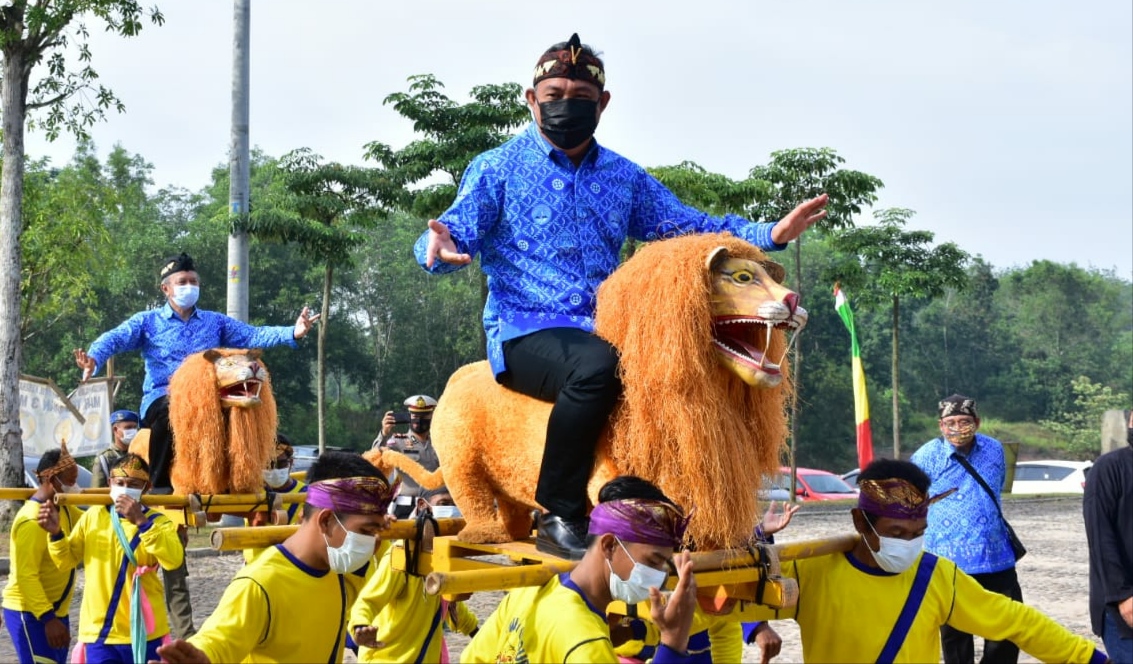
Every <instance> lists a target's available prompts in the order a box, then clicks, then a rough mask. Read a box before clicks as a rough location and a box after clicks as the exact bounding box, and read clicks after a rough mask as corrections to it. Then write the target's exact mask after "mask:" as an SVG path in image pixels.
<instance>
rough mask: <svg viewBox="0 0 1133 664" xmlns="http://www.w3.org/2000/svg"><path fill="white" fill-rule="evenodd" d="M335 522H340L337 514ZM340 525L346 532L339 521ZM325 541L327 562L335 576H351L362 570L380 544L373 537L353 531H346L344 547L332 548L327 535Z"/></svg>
mask: <svg viewBox="0 0 1133 664" xmlns="http://www.w3.org/2000/svg"><path fill="white" fill-rule="evenodd" d="M334 520H335V521H338V515H337V514H335V515H334ZM338 525H339V526H342V529H343V530H346V526H343V525H342V522H341V521H338ZM323 541H324V542H326V544H327V562H328V563H329V564H330V571H332V572H334V573H335V574H349V573H350V572H353V571H355V570H357V569H361V567H362V566H363V565H365V564H366V562H367V561H369V560H370V558H371V557H373V555H374V549H375V548H376V547H377V544H378V542H377V540H376V539H375V538H374V537H373V536H372V535H363V534H361V533H356V532H354V531H352V530H346V538H345V539H344V540H342V546H339V547H334V546H331V545H330V540H328V539H327V536H326V535H325V534H324V535H323Z"/></svg>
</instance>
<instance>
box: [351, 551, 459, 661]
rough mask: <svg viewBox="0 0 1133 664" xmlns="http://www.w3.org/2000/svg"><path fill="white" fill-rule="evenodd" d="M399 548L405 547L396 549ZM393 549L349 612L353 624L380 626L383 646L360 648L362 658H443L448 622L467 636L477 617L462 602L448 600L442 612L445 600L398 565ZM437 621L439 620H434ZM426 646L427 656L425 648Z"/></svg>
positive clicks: (380, 640) (383, 559) (413, 659)
mask: <svg viewBox="0 0 1133 664" xmlns="http://www.w3.org/2000/svg"><path fill="white" fill-rule="evenodd" d="M397 548H400V547H397ZM394 550H395V549H394V548H390V549H388V550H387V551H386V552H385V554H384V555H383V556H382V557H381V560H380V561H379V562H378V568H377V570H376V571H375V572H374V574H373V575H372V576H371V577H370V580H369V581H367V582H366V585H365V586H363V587H362V591H361V593H360V594H359V595H358V600H357V601H356V602H354V608H353V610H351V612H350V628H351V629H352V630H353V628H354V627H356V626H358V625H373V626H375V627H377V628H378V634H377V640H378V641H379V642H381V643H383V644H384V645H383V646H382V647H380V648H367V647H365V646H362V647H359V648H358V661H360V662H415V661H417V660H418V659H419V658H420V660H421V661H423V662H439V661H440V658H441V644H442V642H443V636H444V635H443V630H444V626H445V625H443V624H442V620H443V622H444V623H447V624H448V625H449V626H450V627H451V628H455V629H456V630H457V631H460V632H463V633H465V634H468V633H469V632H471V631H472V630H474V629H476V616H475V615H474V614H473V613H472V612H471V611H470V610H469V609H468V608H467V607H465V606H464V604H463V603H462V602H456V603H453V604H447V603H446V604H447V606H446V609H447V610H446V611H445V615H444V616H441V615H440V612H441V598H440V596H438V595H429V594H427V593H426V592H425V580H424V579H423V578H421V577H419V576H416V575H412V574H406V573H405V572H402V571H398V570H396V569H394V568H393V553H394ZM434 621H435V622H434ZM422 648H424V650H425V653H424V656H423V657H421V650H422Z"/></svg>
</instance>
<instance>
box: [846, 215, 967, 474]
mask: <svg viewBox="0 0 1133 664" xmlns="http://www.w3.org/2000/svg"><path fill="white" fill-rule="evenodd" d="M913 214H915V213H914V212H913V211H912V210H908V209H905V208H889V209H885V210H878V211H876V212H875V213H874V215H873V216H874V218H875V219H876V220H877V222H878V223H877V225H874V226H863V227H858V228H849V229H844V230H842V231H840V232H838V233H835V234H834V235H833V237H832V238H831V244H832V245H833V246H834V247H835V248H837V249H839V250H840V251H842V252H845V253H846V254H849V255H850V256H853V257H855V258H854V260H851V261H847V262H846V263H843V264H842V265H840V266H839V268H838V274H836V275H831V277H830V278H831V279H832V280H835V281H841V282H842V283H844V284H846V285H847V286H848V287H851V288H852V289H853V290H854V292H855V293H857V301H858V302H859V303H861V304H862V305H864V306H867V307H868V306H873V307H878V306H881V305H883V304H885V303H888V304H889V305H890V307H891V313H892V319H891V330H892V334H893V361H892V376H891V380H892V391H893V394H892V399H893V457H894V458H897V459H899V458H900V456H901V445H900V429H901V427H900V401H899V400H900V394H901V392H900V389H899V381H898V375H899V369H900V359H899V351H898V348H899V345H898V341H899V330H900V321H901V319H900V311H901V298H902V297H921V298H935V297H939V296H941V295H943V294H944V292H945V291H946V289H948V288H963V287H964V286H965V285H966V284H967V273H966V272H965V271H964V267H965V264H966V263H967V261H968V254H967V252H965V251H963V250H961V249H960V248H959V247H957V246H956V245H955V244H952V243H951V242H947V243H945V244H942V245H939V246H937V247H935V248H931V247H930V246H929V245H930V244H931V242H932V240H933V237H934V235H933V234H932V233H931V232H930V231H906V230H904V227H905V224H906V223H907V222H908V220H909V219H910V218H911V217H912V216H913Z"/></svg>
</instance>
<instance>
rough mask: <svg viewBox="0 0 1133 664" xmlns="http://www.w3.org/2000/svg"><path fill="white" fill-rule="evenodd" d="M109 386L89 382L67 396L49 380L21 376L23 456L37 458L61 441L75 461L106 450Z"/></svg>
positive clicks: (105, 380) (103, 380)
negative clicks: (64, 443)
mask: <svg viewBox="0 0 1133 664" xmlns="http://www.w3.org/2000/svg"><path fill="white" fill-rule="evenodd" d="M110 384H111V380H110V379H108V378H95V379H91V380H88V381H87V382H85V383H82V384H80V385H79V387H78V388H77V389H76V390H75V391H74V392H72V393H71V394H70V395H67V394H64V393H63V391H62V390H60V389H59V386H58V385H56V384H55V382H54V381H52V380H50V379H46V378H35V377H34V376H20V428H21V429H22V430H23V441H24V454H25V455H26V456H40V455H41V454H43V453H44V452H46V451H47V450H49V449H51V448H53V447H59V446H60V444H62V443H63V441H66V442H67V449H68V450H69V451H70V452H71V455H72V456H76V457H83V456H93V455H95V454H98V453H99V452H101V451H102V450H104V449H106V448H107V447H109V446H110V443H111V438H112V436H111V432H110V401H111V391H110Z"/></svg>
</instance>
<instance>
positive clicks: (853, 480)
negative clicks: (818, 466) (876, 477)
mask: <svg viewBox="0 0 1133 664" xmlns="http://www.w3.org/2000/svg"><path fill="white" fill-rule="evenodd" d="M861 474H862V469H861V468H855V469H853V470H851V471H850V472H848V473H842V479H844V480H846V484H849V485H850V486H852V487H854V488H855V489H856V488H857V487H858V475H861Z"/></svg>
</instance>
